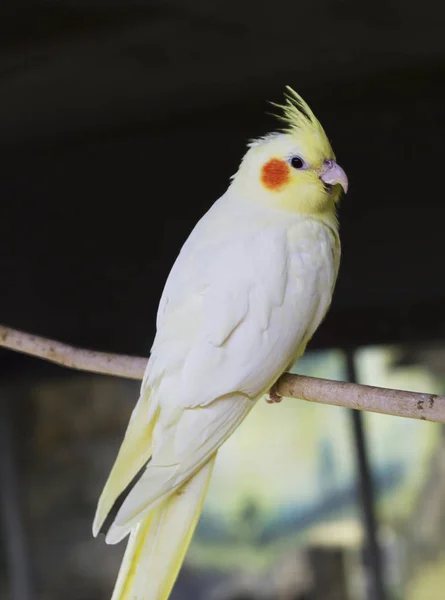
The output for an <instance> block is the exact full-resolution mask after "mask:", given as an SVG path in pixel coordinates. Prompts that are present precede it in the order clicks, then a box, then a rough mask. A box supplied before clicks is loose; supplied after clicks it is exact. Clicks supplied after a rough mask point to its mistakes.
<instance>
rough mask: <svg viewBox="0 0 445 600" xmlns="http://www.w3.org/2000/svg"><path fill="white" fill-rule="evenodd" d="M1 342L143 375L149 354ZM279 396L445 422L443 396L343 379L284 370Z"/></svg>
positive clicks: (36, 341)
mask: <svg viewBox="0 0 445 600" xmlns="http://www.w3.org/2000/svg"><path fill="white" fill-rule="evenodd" d="M0 346H3V347H5V348H9V349H10V350H16V351H18V352H24V353H25V354H31V355H32V356H37V357H39V358H44V359H46V360H49V361H51V362H54V363H57V364H59V365H62V366H64V367H69V368H71V369H79V370H81V371H91V372H94V373H102V374H105V375H116V376H118V377H127V378H130V379H142V377H143V375H144V370H145V366H146V364H147V359H146V358H141V357H138V356H126V355H120V354H108V353H106V352H95V351H93V350H84V349H81V348H75V347H73V346H69V345H67V344H62V343H60V342H56V341H54V340H49V339H47V338H43V337H39V336H36V335H31V334H29V333H24V332H22V331H17V330H15V329H11V328H9V327H4V326H1V325H0ZM277 392H278V394H279V395H280V396H286V397H289V398H297V399H301V400H307V401H308V402H317V403H320V404H331V405H334V406H343V407H345V408H355V409H358V410H368V411H371V412H378V413H382V414H386V415H396V416H399V417H409V418H411V419H422V420H425V421H436V422H439V423H445V396H438V395H436V394H419V393H416V392H405V391H401V390H390V389H386V388H379V387H371V386H368V385H358V384H355V383H344V382H342V381H331V380H328V379H318V378H316V377H306V376H303V375H292V374H290V373H285V374H284V375H283V376H282V377H281V378H280V379H279V381H278V384H277Z"/></svg>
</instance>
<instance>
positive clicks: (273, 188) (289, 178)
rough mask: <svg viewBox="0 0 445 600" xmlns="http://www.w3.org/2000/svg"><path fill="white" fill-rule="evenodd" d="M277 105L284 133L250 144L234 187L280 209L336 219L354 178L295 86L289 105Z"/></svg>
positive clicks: (235, 178)
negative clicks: (344, 193) (346, 170)
mask: <svg viewBox="0 0 445 600" xmlns="http://www.w3.org/2000/svg"><path fill="white" fill-rule="evenodd" d="M275 106H277V107H278V108H279V109H280V110H281V111H282V113H281V115H279V118H280V119H281V120H282V121H283V122H284V123H285V128H284V130H283V131H282V132H281V133H272V134H270V135H268V136H265V137H264V138H260V139H258V140H254V141H253V142H251V143H250V145H249V150H248V151H247V153H246V155H245V156H244V158H243V160H242V162H241V165H240V168H239V170H238V172H237V173H236V175H235V176H234V178H233V183H232V186H233V187H235V188H237V189H241V190H242V191H243V195H245V194H248V195H249V196H250V197H251V198H252V199H254V200H255V202H260V203H262V204H266V205H268V206H270V207H273V208H276V209H281V210H285V211H291V212H295V213H304V214H309V215H314V216H315V215H317V214H318V215H323V214H325V215H329V214H332V215H334V214H335V205H336V203H337V201H338V199H339V197H340V195H341V192H342V189H343V191H344V192H347V189H348V179H347V177H346V173H345V172H344V171H343V169H342V168H341V167H340V166H339V165H338V164H337V162H336V160H335V156H334V152H333V150H332V148H331V145H330V143H329V140H328V138H327V136H326V134H325V132H324V130H323V127H322V126H321V124H320V122H319V121H318V120H317V118H316V117H315V115H314V114H313V112H312V111H311V109H310V108H309V106H308V105H307V104H306V102H304V100H303V99H302V98H301V97H300V96H299V95H298V94H297V93H296V92H294V91H293V90H292V89H291V88H290V87H288V88H287V94H286V102H285V104H284V105H283V106H279V105H275Z"/></svg>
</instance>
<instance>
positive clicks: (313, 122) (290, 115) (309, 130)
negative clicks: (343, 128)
mask: <svg viewBox="0 0 445 600" xmlns="http://www.w3.org/2000/svg"><path fill="white" fill-rule="evenodd" d="M286 90H287V91H286V92H285V94H284V97H285V103H284V104H276V103H275V102H271V104H272V106H275V107H276V108H279V109H280V111H281V112H280V114H276V115H274V116H275V117H276V118H277V119H279V120H280V121H282V122H284V123H285V127H284V128H283V131H284V133H288V134H290V135H296V136H298V137H299V138H303V139H304V140H305V142H306V143H308V144H310V145H312V144H317V145H319V146H320V149H321V150H322V151H323V152H324V153H325V154H326V155H331V157H332V158H335V157H334V154H333V152H332V148H331V145H330V143H329V140H328V138H327V135H326V133H325V131H324V129H323V127H322V125H321V123H320V121H319V120H318V119H317V117H316V116H315V115H314V113H313V112H312V110H311V109H310V107H309V105H308V104H307V102H305V101H304V100H303V98H302V97H301V96H300V95H299V94H297V92H296V91H295V90H293V89H292V88H291V87H290V86H288V85H287V86H286Z"/></svg>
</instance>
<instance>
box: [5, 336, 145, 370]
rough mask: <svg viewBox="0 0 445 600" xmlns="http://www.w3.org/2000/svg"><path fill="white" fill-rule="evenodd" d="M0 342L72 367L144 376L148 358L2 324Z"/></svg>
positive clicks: (7, 346) (6, 346)
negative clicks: (81, 345) (87, 346)
mask: <svg viewBox="0 0 445 600" xmlns="http://www.w3.org/2000/svg"><path fill="white" fill-rule="evenodd" d="M0 346H3V347H4V348H9V349H10V350H17V351H18V352H23V353H24V354H31V355H32V356H38V357H39V358H44V359H45V360H49V361H50V362H53V363H57V364H58V365H62V366H64V367H69V368H70V369H79V370H80V371H91V372H93V373H103V374H105V375H117V376H118V377H127V378H128V379H142V377H143V375H144V370H145V366H146V364H147V359H146V358H140V357H137V356H126V355H125V354H108V353H107V352H95V351H94V350H84V349H83V348H75V347H74V346H69V345H68V344H62V343H61V342H56V341H55V340H50V339H48V338H44V337H40V336H38V335H32V334H30V333H25V332H23V331H18V330H17V329H11V328H10V327H4V326H3V325H0Z"/></svg>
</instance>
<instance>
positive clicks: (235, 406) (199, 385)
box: [93, 87, 348, 600]
mask: <svg viewBox="0 0 445 600" xmlns="http://www.w3.org/2000/svg"><path fill="white" fill-rule="evenodd" d="M279 108H280V109H281V110H282V113H281V116H280V118H281V120H282V121H284V123H285V128H284V129H283V130H282V132H281V133H273V134H270V135H267V136H266V137H263V138H260V139H258V140H256V141H254V142H252V143H251V144H250V146H249V149H248V151H247V153H246V155H245V156H244V158H243V160H242V162H241V165H240V167H239V170H238V172H237V173H236V175H234V176H233V178H232V181H231V183H230V186H229V188H228V189H227V191H226V192H225V194H224V195H223V196H222V197H221V198H220V199H219V200H218V201H217V202H216V203H215V204H214V205H213V206H212V207H211V208H210V210H209V211H208V212H207V213H206V214H205V215H204V217H202V219H201V220H200V221H199V222H198V224H197V225H196V227H195V228H194V230H193V231H192V233H191V234H190V236H189V238H188V239H187V241H186V242H185V244H184V246H183V247H182V249H181V252H180V253H179V256H178V258H177V259H176V262H175V264H174V266H173V268H172V270H171V272H170V275H169V277H168V279H167V282H166V284H165V288H164V292H163V294H162V298H161V301H160V305H159V309H158V314H157V322H156V325H157V333H156V337H155V340H154V343H153V346H152V349H151V353H150V358H149V361H148V364H147V368H146V371H145V375H144V379H143V383H142V387H141V394H140V398H139V401H138V403H137V405H136V407H135V409H134V411H133V413H132V415H131V419H130V422H129V425H128V429H127V432H126V434H125V438H124V441H123V443H122V446H121V448H120V451H119V454H118V457H117V460H116V463H115V465H114V467H113V469H112V471H111V474H110V476H109V479H108V481H107V483H106V485H105V488H104V491H103V493H102V496H101V498H100V500H99V505H98V508H97V513H96V517H95V521H94V526H93V532H94V535H97V534H98V532H99V531H100V530H101V528H102V527H103V524H104V522H105V519H106V518H107V515H108V514H109V512H110V511H111V509H112V508H113V506H114V505H115V502H116V500H117V498H118V497H119V496H121V495H122V494H123V493H125V492H126V490H127V488H128V487H129V486H130V483H132V482H133V480H134V478H135V477H136V475H138V474H139V473H140V472H141V470H142V474H140V476H139V479H138V480H137V482H136V483H135V484H134V485H133V487H132V488H131V490H130V491H129V493H128V494H127V496H126V498H125V499H124V501H123V503H122V505H121V506H120V508H119V509H118V512H117V514H116V516H115V518H114V520H113V522H112V524H111V526H110V528H109V530H108V533H107V536H106V541H107V542H108V543H110V544H114V543H117V542H119V541H120V540H122V538H124V537H125V536H126V535H128V534H130V538H129V541H128V546H127V549H126V552H125V556H124V559H123V562H122V565H121V569H120V572H119V576H118V579H117V582H116V586H115V589H114V593H113V597H112V600H164V599H166V598H168V596H169V594H170V591H171V589H172V587H173V584H174V582H175V579H176V577H177V574H178V572H179V569H180V567H181V564H182V561H183V559H184V556H185V553H186V550H187V547H188V545H189V543H190V540H191V537H192V535H193V531H194V529H195V526H196V524H197V521H198V518H199V514H200V511H201V507H202V503H203V501H204V496H205V494H206V490H207V486H208V484H209V480H210V476H211V473H212V467H213V464H214V461H215V458H216V454H217V451H218V448H219V447H220V446H221V444H222V443H223V442H224V441H225V440H226V439H227V438H228V437H229V436H230V434H231V433H232V432H233V431H234V430H235V429H236V428H237V427H238V425H239V424H240V423H241V422H242V421H243V419H244V418H245V417H246V416H247V414H248V413H249V411H250V410H251V409H252V408H253V407H254V406H255V403H256V402H257V401H258V400H259V399H260V398H262V397H263V396H265V395H266V394H268V392H270V391H271V390H272V392H271V395H270V397H271V398H272V400H274V399H277V395H276V393H275V392H274V391H273V386H274V384H275V383H276V381H277V380H278V378H279V377H280V375H281V374H282V373H283V372H284V371H286V370H287V369H288V368H289V367H291V366H292V365H293V363H294V362H295V360H296V359H297V358H298V357H299V356H301V355H302V354H303V352H304V350H305V348H306V344H307V343H308V341H309V340H310V338H311V337H312V335H313V333H314V332H315V330H316V329H317V327H318V325H319V324H320V322H321V320H322V319H323V317H324V316H325V314H326V311H327V309H328V307H329V305H330V302H331V297H332V292H333V289H334V285H335V281H336V277H337V272H338V267H339V260H340V241H339V236H338V224H337V218H336V204H337V202H338V199H339V197H340V195H341V188H343V190H344V191H345V192H346V191H347V187H348V180H347V178H346V175H345V172H344V171H343V169H342V168H341V167H340V166H339V165H338V164H337V163H336V162H335V157H334V153H333V151H332V148H331V146H330V144H329V141H328V138H327V137H326V134H325V132H324V130H323V128H322V126H321V124H320V123H319V122H318V120H317V119H316V117H315V116H314V114H313V112H312V111H311V109H310V108H309V106H308V105H307V104H306V103H305V102H304V100H303V99H302V98H301V97H300V96H299V95H298V94H297V93H296V92H294V91H293V90H292V89H291V88H289V87H288V88H287V94H286V99H285V104H284V105H283V106H281V107H279ZM270 397H269V398H270ZM241 459H242V458H241ZM133 483H134V482H133ZM227 484H228V485H230V482H227ZM121 498H122V496H121Z"/></svg>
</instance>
